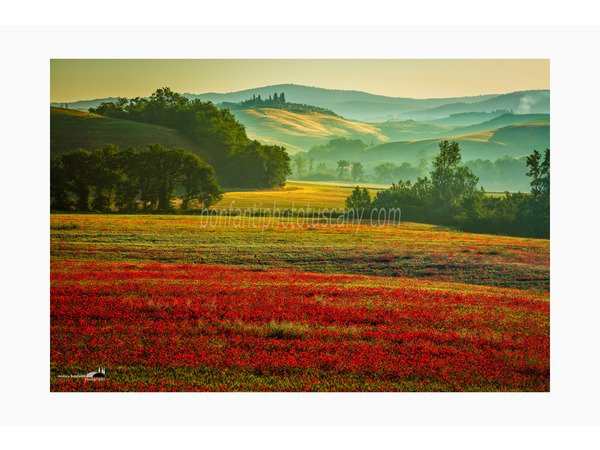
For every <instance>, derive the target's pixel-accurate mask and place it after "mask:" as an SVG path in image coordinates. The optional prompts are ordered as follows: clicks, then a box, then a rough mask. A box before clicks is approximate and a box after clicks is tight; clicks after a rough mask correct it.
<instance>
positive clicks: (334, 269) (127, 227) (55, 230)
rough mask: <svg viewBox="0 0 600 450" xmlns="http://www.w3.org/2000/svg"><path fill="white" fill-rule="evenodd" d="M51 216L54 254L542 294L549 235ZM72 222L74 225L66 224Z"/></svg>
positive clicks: (252, 220)
mask: <svg viewBox="0 0 600 450" xmlns="http://www.w3.org/2000/svg"><path fill="white" fill-rule="evenodd" d="M213 224H214V225H215V226H214V227H213V226H211V225H210V223H209V221H208V219H207V217H205V216H141V215H136V216H131V215H128V216H119V215H110V216H101V215H88V214H86V215H77V214H70V215H65V214H53V215H52V217H51V228H52V233H51V257H52V260H61V259H80V260H104V261H122V262H127V261H131V262H137V261H158V262H170V263H189V264H229V265H235V266H239V267H243V268H248V269H252V270H269V269H295V270H301V271H309V272H322V273H340V274H342V273H349V274H361V275H376V276H381V277H409V278H421V279H423V278H424V279H431V280H439V281H448V282H462V283H469V284H474V285H484V286H503V287H513V288H518V289H537V290H540V291H548V290H549V284H550V282H549V276H550V267H549V241H548V240H542V239H523V238H513V237H503V236H490V235H482V234H470V233H462V232H457V231H454V230H452V229H448V228H444V227H436V226H432V225H421V224H412V223H401V224H399V225H398V226H388V227H370V226H366V225H365V224H363V225H362V226H361V227H360V228H359V227H357V226H356V224H355V223H353V224H349V225H346V226H339V227H338V226H337V224H336V223H335V222H334V223H333V225H332V224H331V223H325V222H324V221H323V220H322V219H304V218H297V217H295V218H291V219H285V218H283V219H279V218H270V217H268V218H260V217H228V216H224V217H220V218H215V219H213ZM73 225H76V226H77V228H74V227H73Z"/></svg>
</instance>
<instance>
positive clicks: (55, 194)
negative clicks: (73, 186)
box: [50, 157, 72, 211]
mask: <svg viewBox="0 0 600 450" xmlns="http://www.w3.org/2000/svg"><path fill="white" fill-rule="evenodd" d="M71 206H72V205H71V200H70V198H69V179H68V174H67V171H66V170H65V168H64V166H63V163H62V160H61V158H58V157H57V158H52V159H51V160H50V209H55V210H59V211H68V210H70V209H71Z"/></svg>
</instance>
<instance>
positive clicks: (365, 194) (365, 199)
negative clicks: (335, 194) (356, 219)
mask: <svg viewBox="0 0 600 450" xmlns="http://www.w3.org/2000/svg"><path fill="white" fill-rule="evenodd" d="M370 207H371V194H370V193H369V190H368V189H367V188H363V189H361V188H360V187H359V186H356V187H355V188H354V189H353V190H352V193H351V194H350V195H349V196H348V197H347V198H346V208H347V209H348V210H354V212H360V214H362V211H363V210H365V209H369V208H370Z"/></svg>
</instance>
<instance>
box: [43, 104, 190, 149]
mask: <svg viewBox="0 0 600 450" xmlns="http://www.w3.org/2000/svg"><path fill="white" fill-rule="evenodd" d="M107 143H110V144H114V145H118V146H119V147H121V148H126V147H128V146H132V147H134V148H137V149H138V150H140V149H143V148H146V147H148V146H149V145H152V144H157V143H158V144H161V145H162V146H163V147H166V148H171V147H183V148H184V149H185V150H187V151H191V152H194V153H198V154H200V155H201V151H200V149H199V148H198V146H197V145H195V144H194V143H192V142H191V141H190V140H189V139H187V138H185V137H184V136H182V135H181V134H180V133H179V132H178V131H175V130H173V129H170V128H166V127H161V126H158V125H148V124H144V123H138V122H132V121H129V120H121V119H113V118H110V117H104V116H99V115H96V114H89V113H86V112H83V111H75V110H72V109H63V108H53V107H51V108H50V154H51V156H53V157H54V156H58V155H60V154H62V153H64V152H66V151H69V150H74V149H76V148H79V147H81V148H84V149H86V150H94V149H96V148H101V147H102V146H104V145H105V144H107Z"/></svg>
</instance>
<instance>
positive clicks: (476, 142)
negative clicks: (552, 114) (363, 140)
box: [364, 123, 550, 162]
mask: <svg viewBox="0 0 600 450" xmlns="http://www.w3.org/2000/svg"><path fill="white" fill-rule="evenodd" d="M447 139H448V140H452V141H456V142H458V144H459V145H460V148H461V150H462V157H463V160H464V161H468V160H471V159H478V158H481V159H489V160H492V161H494V160H496V159H498V158H501V157H503V156H506V155H508V156H511V157H513V158H516V157H519V156H524V155H529V154H530V153H531V152H533V150H534V149H537V150H543V149H545V148H549V147H550V124H549V123H525V124H518V125H512V126H508V127H503V128H498V129H495V130H487V131H480V132H477V133H469V134H463V135H456V136H451V137H448V138H447ZM440 140H441V139H439V138H436V139H422V140H413V141H396V142H389V143H386V144H381V145H378V146H375V147H372V148H370V149H368V150H367V151H366V152H365V153H364V159H365V160H366V161H373V160H375V161H379V160H385V161H393V162H402V161H410V160H412V159H414V158H416V157H417V154H418V153H419V151H421V150H423V149H425V150H428V151H429V152H430V153H431V154H436V153H437V152H438V144H439V142H440Z"/></svg>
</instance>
